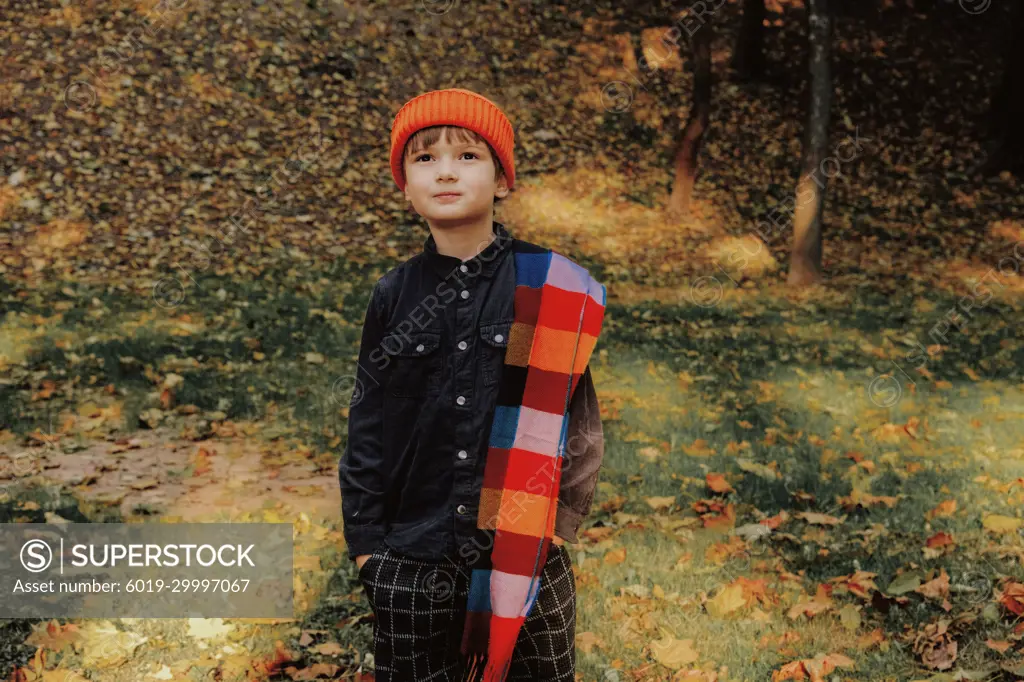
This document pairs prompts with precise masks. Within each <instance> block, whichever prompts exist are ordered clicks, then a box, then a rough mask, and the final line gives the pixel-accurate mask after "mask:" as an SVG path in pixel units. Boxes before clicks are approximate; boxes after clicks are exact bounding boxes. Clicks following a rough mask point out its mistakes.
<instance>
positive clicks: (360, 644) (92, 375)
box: [0, 0, 1024, 682]
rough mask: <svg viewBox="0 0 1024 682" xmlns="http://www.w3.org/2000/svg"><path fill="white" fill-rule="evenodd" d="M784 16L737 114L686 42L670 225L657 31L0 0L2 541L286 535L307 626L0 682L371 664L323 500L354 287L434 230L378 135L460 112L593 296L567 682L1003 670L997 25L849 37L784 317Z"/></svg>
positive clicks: (324, 6)
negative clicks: (489, 117) (817, 229)
mask: <svg viewBox="0 0 1024 682" xmlns="http://www.w3.org/2000/svg"><path fill="white" fill-rule="evenodd" d="M709 4H710V3H709ZM961 4H966V5H967V7H968V8H971V7H976V5H971V4H970V3H961ZM769 8H770V10H771V12H770V14H769V24H770V26H769V28H768V31H767V45H768V47H769V58H770V63H771V66H770V68H769V72H768V82H767V83H766V84H763V85H758V86H754V85H745V84H740V83H737V82H735V81H733V80H732V79H731V77H730V76H729V74H728V72H727V70H726V67H727V65H728V61H729V59H730V57H731V45H732V40H733V35H734V31H735V27H736V26H737V19H738V17H737V8H736V6H735V5H734V4H728V3H727V4H723V5H722V7H721V8H720V10H718V11H717V12H716V13H715V15H714V16H713V25H712V26H711V27H703V28H700V29H699V30H711V29H713V30H714V31H715V43H714V62H715V70H716V77H717V81H716V84H715V90H714V110H713V115H712V121H713V124H712V128H711V130H710V131H709V134H708V139H707V143H706V146H705V150H704V153H703V156H702V174H701V176H700V178H699V180H698V183H697V186H696V190H695V197H696V199H697V208H696V211H695V214H694V215H693V216H692V217H690V218H687V219H686V220H684V221H682V222H669V221H667V220H666V218H665V217H664V216H663V213H662V208H663V207H664V205H665V204H666V202H667V193H668V189H669V183H670V168H671V161H672V148H671V141H672V139H673V138H674V132H675V129H676V126H678V125H679V123H680V122H681V121H682V120H683V119H684V118H685V115H686V109H687V102H688V94H689V92H690V77H689V75H688V73H687V69H686V64H685V62H683V61H681V60H679V59H678V57H676V56H674V55H670V54H669V53H668V52H666V49H665V47H664V45H663V44H660V43H659V41H661V39H662V36H664V35H665V34H666V32H667V31H668V30H669V29H670V28H671V27H672V26H673V24H674V23H675V22H676V21H677V20H678V19H679V17H680V13H681V11H682V10H683V9H684V8H683V6H670V5H669V4H667V3H657V4H655V5H652V6H651V7H648V8H645V9H643V10H642V14H641V13H639V12H640V10H638V9H635V8H627V7H626V6H625V5H622V6H619V5H618V4H615V5H613V4H612V3H595V4H589V5H588V4H584V5H579V4H562V5H558V4H553V3H526V2H505V3H493V4H492V3H488V4H480V5H468V4H457V3H448V4H442V3H434V2H428V3H383V2H379V3H358V4H355V3H347V4H346V3H340V2H325V1H324V0H308V1H307V2H293V1H291V0H265V1H261V0H254V1H252V2H231V3H223V2H212V0H173V1H171V0H169V1H168V2H166V3H164V4H162V5H161V4H158V3H157V2H156V1H155V0H138V1H137V2H136V1H135V0H132V1H130V2H129V1H127V0H125V1H122V2H101V1H99V0H95V1H92V2H82V3H59V2H57V1H56V0H54V1H53V2H21V1H19V2H14V1H13V0H0V44H2V45H4V46H5V48H6V49H4V51H3V61H2V62H0V122H2V125H0V142H2V144H3V150H4V153H3V155H2V157H0V164H2V170H3V174H4V176H5V180H4V181H3V182H2V183H0V309H2V311H3V313H4V314H3V318H2V320H0V441H2V442H0V452H2V454H0V477H2V480H0V485H2V486H3V488H2V489H0V522H10V521H45V520H51V521H58V522H59V520H60V519H69V520H72V521H85V520H154V519H163V520H168V521H174V520H182V521H184V520H233V521H238V522H244V521H257V520H274V521H278V520H281V521H290V522H294V523H295V524H296V553H295V557H296V559H295V560H296V581H295V586H296V595H297V599H296V604H297V609H296V618H295V620H294V621H289V622H277V621H268V622H262V621H254V620H252V619H249V620H246V619H236V620H231V619H229V620H226V621H219V620H216V619H210V620H202V619H200V620H194V621H189V620H157V619H119V620H115V621H89V620H79V621H76V620H70V621H68V620H57V621H52V622H38V623H33V622H25V621H0V675H7V674H11V675H12V677H13V679H15V680H18V681H21V680H25V681H28V680H47V681H51V680H59V681H60V682H68V681H69V680H78V679H81V678H84V679H88V680H111V681H118V682H120V681H125V682H127V681H131V682H136V681H137V680H144V679H155V680H200V679H221V680H233V679H247V678H248V679H267V678H279V679H325V680H326V679H359V677H358V676H359V675H363V673H364V672H372V660H368V659H367V657H366V655H367V653H369V652H370V651H371V646H370V643H371V624H370V621H369V617H370V612H369V609H368V605H367V603H366V601H365V598H364V597H363V596H362V593H361V590H360V588H359V586H358V582H357V581H356V580H355V576H354V570H353V566H352V565H351V562H349V561H347V560H346V559H344V557H343V551H344V547H343V540H342V536H341V533H340V525H339V521H340V519H339V518H338V517H339V500H338V497H337V495H338V493H337V490H336V480H335V475H336V473H335V472H336V470H335V466H336V460H337V457H338V455H339V453H340V452H341V449H342V447H343V444H344V437H345V417H346V405H347V400H348V394H349V392H350V391H351V383H350V378H349V377H350V375H351V371H352V366H353V362H354V360H355V356H356V352H357V343H358V338H359V332H360V326H361V322H362V315H363V312H364V310H365V306H366V299H367V295H368V292H369V290H370V288H371V286H372V284H373V282H374V281H375V279H376V278H377V277H379V276H380V275H381V274H382V273H383V272H385V271H386V270H387V269H388V268H390V267H392V266H394V265H395V264H396V263H398V262H400V261H401V260H404V259H405V258H407V257H409V256H411V255H412V254H414V253H415V252H416V251H417V250H418V249H419V248H420V247H421V245H422V242H423V240H424V239H425V237H426V235H427V233H426V229H425V225H424V224H423V221H422V219H420V218H419V217H418V216H416V215H415V214H414V213H412V212H411V210H410V209H409V207H408V206H407V205H406V202H405V201H404V199H403V197H402V195H401V194H400V193H399V192H398V191H397V190H396V189H395V187H394V185H393V183H392V181H391V178H390V172H389V170H388V166H387V161H386V158H387V149H388V133H389V125H390V121H391V118H392V117H393V115H394V113H395V112H396V111H397V109H398V108H399V107H400V106H401V104H402V103H404V102H405V101H406V100H407V99H409V98H410V97H412V96H415V95H416V94H419V93H420V92H423V91H425V90H429V89H434V88H440V87H451V86H460V87H467V88H470V89H474V90H477V91H479V92H482V93H485V94H487V95H488V96H489V97H491V98H492V99H495V100H496V101H497V102H498V103H499V104H500V105H501V106H502V107H503V109H504V110H505V111H506V113H507V114H508V115H509V116H510V118H511V119H512V121H513V122H514V124H515V126H516V130H517V148H516V161H517V174H518V181H517V187H516V190H515V191H514V192H513V194H512V196H511V197H510V198H509V199H508V200H506V201H505V202H503V203H502V204H501V206H500V208H499V210H498V214H497V217H498V219H499V220H502V221H503V222H505V223H506V225H507V226H508V227H509V229H510V230H511V231H512V232H513V233H514V234H516V235H517V236H521V237H523V238H526V239H530V240H532V241H537V242H540V243H543V244H547V245H549V246H551V247H553V248H555V249H557V250H561V251H563V252H565V253H567V254H569V255H571V256H573V257H574V258H576V259H578V260H579V261H580V262H582V263H585V264H586V265H587V266H588V267H590V268H592V269H593V270H594V272H595V273H596V274H597V275H598V276H599V278H600V279H601V280H602V282H604V283H605V284H606V285H607V286H608V290H609V297H610V305H609V308H608V316H607V322H606V332H605V334H604V335H603V336H602V341H601V344H600V346H599V348H598V351H599V352H598V356H597V359H596V360H595V362H594V363H593V368H594V372H595V378H596V381H597V384H598V393H599V396H600V399H601V402H602V410H603V416H604V423H605V433H606V439H607V453H606V461H605V468H604V470H603V473H602V477H601V484H600V489H599V493H598V495H597V498H596V500H595V508H594V512H593V514H592V516H591V518H590V519H588V521H587V530H586V532H585V533H584V534H583V540H582V542H581V543H579V544H578V545H575V546H573V547H572V551H573V555H574V558H575V565H576V570H577V578H578V586H579V620H578V624H577V642H578V647H579V650H578V662H579V666H578V667H579V673H580V674H579V677H580V679H582V680H587V681H588V682H590V681H601V682H606V681H614V680H623V681H625V680H667V679H673V680H681V679H695V680H719V681H722V682H724V681H726V680H764V679H769V678H773V677H774V678H775V679H778V680H784V679H832V678H833V676H836V677H838V679H842V680H910V679H934V680H936V682H939V681H942V680H956V679H995V678H997V677H998V676H1002V677H1003V678H1005V679H1014V678H1015V674H1014V673H1015V672H1017V673H1024V667H1022V666H1024V663H1022V661H1024V626H1021V623H1020V616H1022V615H1024V586H1022V583H1024V568H1022V554H1024V538H1022V535H1021V533H1020V529H1021V527H1022V524H1024V520H1022V516H1021V512H1020V508H1021V503H1022V502H1024V422H1022V419H1024V395H1022V389H1024V383H1022V378H1021V371H1020V367H1022V366H1024V350H1022V341H1024V339H1022V331H1021V326H1020V320H1021V319H1022V317H1021V312H1022V311H1021V307H1022V306H1021V296H1020V295H1021V291H1022V290H1024V286H1022V285H1024V280H1022V278H1021V276H1020V265H1021V261H1022V260H1024V225H1022V223H1021V216H1022V214H1024V193H1022V192H1021V187H1020V184H1019V181H1018V180H1016V179H1014V178H1012V177H1009V176H1004V177H998V178H992V179H989V180H985V181H981V180H978V179H975V178H973V177H972V175H971V172H970V171H971V170H972V169H973V168H975V167H976V166H977V165H978V164H979V163H980V162H981V161H982V160H983V153H982V149H983V145H982V144H981V142H980V140H981V139H982V137H983V134H984V132H985V126H984V123H985V113H986V111H987V106H988V102H987V96H988V93H989V86H990V84H991V83H992V82H993V79H994V77H995V74H996V68H997V58H998V51H997V50H996V49H994V46H995V45H997V44H998V40H999V39H1000V38H999V37H1000V35H1001V34H1000V30H1001V28H1002V20H1003V12H1004V11H1005V9H1006V8H1005V7H1003V6H1002V5H1001V4H1000V3H993V4H992V6H991V7H990V8H989V9H988V11H984V12H981V13H976V14H971V13H968V12H967V11H966V10H965V8H964V7H961V6H958V5H957V4H955V3H954V4H950V5H948V6H946V5H942V6H941V7H937V8H934V9H929V10H928V11H927V12H921V11H920V10H914V9H912V8H909V7H903V6H895V4H894V6H891V7H889V8H888V9H886V10H884V11H882V12H880V13H878V12H862V13H859V14H855V15H850V16H841V17H839V18H838V19H837V21H836V43H835V45H836V50H835V54H836V64H835V75H836V83H837V94H836V113H835V117H834V121H835V123H834V127H833V134H832V145H833V147H834V150H833V154H832V156H831V157H830V158H832V159H834V160H833V161H832V162H831V163H832V165H830V166H828V167H827V168H825V169H823V173H827V174H828V175H829V176H830V180H829V187H830V189H829V197H830V198H829V201H828V204H827V207H826V219H827V226H826V244H825V257H824V265H825V268H826V271H827V275H828V282H827V284H826V286H824V287H819V288H815V289H812V290H809V291H805V292H801V293H794V292H790V291H787V290H786V289H785V288H784V287H782V286H781V285H780V283H781V282H782V279H783V269H782V268H781V267H780V264H782V263H784V262H785V259H786V242H787V236H786V235H787V234H788V228H789V224H790V222H789V215H788V214H789V209H787V207H786V203H785V202H786V200H787V197H789V196H790V195H791V194H792V191H793V186H794V178H793V172H794V169H795V167H796V163H797V159H798V155H799V137H800V130H801V120H802V114H801V112H802V110H803V102H804V99H803V98H804V95H803V86H802V73H803V71H802V67H801V59H802V55H803V54H804V46H803V42H802V35H803V34H802V29H801V23H800V15H801V11H800V8H799V7H796V6H793V4H792V3H782V4H776V3H772V4H770V5H769ZM687 25H689V26H691V27H692V26H693V23H692V22H691V23H689V24H687ZM642 29H646V30H643V31H642V36H643V44H644V46H645V48H646V50H647V52H646V54H647V56H648V60H649V61H653V62H657V63H658V68H657V70H653V71H652V70H644V69H641V68H640V67H638V65H637V64H636V61H635V60H634V59H633V56H632V50H631V47H630V37H629V32H630V31H633V32H636V31H641V30H642ZM685 33H686V32H685V31H683V36H684V39H685ZM765 221H767V222H765ZM772 225H774V227H771V226H772ZM766 226H768V227H766ZM758 231H760V233H761V237H762V238H763V239H764V241H760V240H759V238H758V236H757V232H758ZM54 515H55V516H54ZM69 673H70V674H69ZM76 675H77V676H76ZM1019 676H1022V677H1024V674H1021V675H1019ZM363 679H370V678H369V677H368V675H367V676H364V677H363Z"/></svg>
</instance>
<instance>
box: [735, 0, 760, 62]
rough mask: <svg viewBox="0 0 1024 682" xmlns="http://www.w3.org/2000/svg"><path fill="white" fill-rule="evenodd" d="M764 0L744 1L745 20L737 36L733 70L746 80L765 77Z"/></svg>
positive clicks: (741, 23)
mask: <svg viewBox="0 0 1024 682" xmlns="http://www.w3.org/2000/svg"><path fill="white" fill-rule="evenodd" d="M764 17H765V9H764V0H743V20H742V21H741V22H740V31H739V34H738V35H737V36H736V51H735V52H734V53H733V59H732V68H733V69H735V70H736V73H737V74H738V75H739V77H740V78H742V79H744V80H760V78H761V77H762V76H764Z"/></svg>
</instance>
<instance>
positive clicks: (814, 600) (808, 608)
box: [786, 584, 835, 620]
mask: <svg viewBox="0 0 1024 682" xmlns="http://www.w3.org/2000/svg"><path fill="white" fill-rule="evenodd" d="M833 606H835V604H834V603H833V602H832V597H831V595H830V593H829V588H828V587H827V586H826V585H824V584H821V585H818V591H817V593H816V594H815V595H814V596H813V597H810V598H805V599H803V600H801V601H799V602H797V603H796V604H794V605H793V606H792V607H791V608H790V609H789V611H788V612H787V613H786V615H787V616H788V617H789V618H790V619H792V620H796V619H797V618H799V617H800V616H807V617H808V618H813V617H814V616H816V615H818V614H820V613H824V612H825V611H828V610H829V609H831V608H832V607H833Z"/></svg>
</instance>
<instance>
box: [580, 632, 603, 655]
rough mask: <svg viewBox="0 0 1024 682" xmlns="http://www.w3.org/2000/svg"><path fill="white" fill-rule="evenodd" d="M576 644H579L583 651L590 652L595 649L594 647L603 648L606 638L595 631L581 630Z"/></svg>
mask: <svg viewBox="0 0 1024 682" xmlns="http://www.w3.org/2000/svg"><path fill="white" fill-rule="evenodd" d="M576 646H578V647H579V648H580V650H581V651H583V653H586V654H589V653H590V652H591V651H593V650H594V647H602V648H603V647H604V640H602V639H601V638H600V637H598V636H597V635H595V634H594V633H593V632H581V633H579V634H578V635H576Z"/></svg>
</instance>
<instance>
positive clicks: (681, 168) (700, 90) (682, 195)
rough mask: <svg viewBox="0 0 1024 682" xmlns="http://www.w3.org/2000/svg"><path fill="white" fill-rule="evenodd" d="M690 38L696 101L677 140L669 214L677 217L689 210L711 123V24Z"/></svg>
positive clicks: (704, 24) (707, 23) (702, 26)
mask: <svg viewBox="0 0 1024 682" xmlns="http://www.w3.org/2000/svg"><path fill="white" fill-rule="evenodd" d="M690 38H691V40H692V41H693V44H692V51H693V102H692V104H691V105H690V117H689V119H688V120H687V121H686V125H685V126H683V129H682V131H680V133H679V137H678V138H677V140H676V153H675V179H674V180H673V182H672V194H671V196H670V197H669V200H668V208H669V213H671V214H672V215H675V216H682V215H685V214H686V212H688V211H689V210H690V200H691V198H692V196H693V184H694V182H695V181H696V179H697V157H698V156H699V155H700V146H701V143H702V142H703V141H704V133H705V132H707V129H708V125H709V121H710V120H711V23H710V21H706V22H704V23H703V24H702V25H701V26H700V27H699V28H698V29H697V31H696V32H695V33H694V34H693V35H692V36H691V37H690ZM680 52H682V47H680ZM680 56H681V57H682V56H683V55H680Z"/></svg>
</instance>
